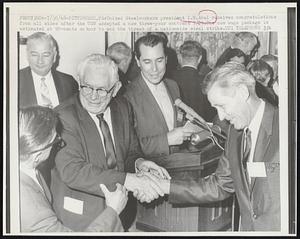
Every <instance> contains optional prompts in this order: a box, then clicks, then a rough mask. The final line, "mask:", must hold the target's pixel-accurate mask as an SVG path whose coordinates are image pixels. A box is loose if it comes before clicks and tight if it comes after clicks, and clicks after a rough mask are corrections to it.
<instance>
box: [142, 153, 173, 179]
mask: <svg viewBox="0 0 300 239" xmlns="http://www.w3.org/2000/svg"><path fill="white" fill-rule="evenodd" d="M136 167H137V169H138V170H140V171H143V172H150V173H151V174H154V175H156V176H157V177H160V178H163V179H171V176H170V174H169V173H168V171H167V170H166V169H165V168H163V167H160V166H158V165H157V164H156V163H154V162H152V161H149V160H145V159H142V158H139V159H137V162H136Z"/></svg>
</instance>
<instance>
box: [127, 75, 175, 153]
mask: <svg viewBox="0 0 300 239" xmlns="http://www.w3.org/2000/svg"><path fill="white" fill-rule="evenodd" d="M163 82H164V83H165V86H166V89H167V92H168V94H169V97H170V100H171V103H172V105H173V109H174V127H177V126H179V125H178V122H177V109H176V107H175V106H174V101H175V100H176V99H177V98H180V93H179V88H178V86H177V84H176V82H175V81H173V80H170V79H163ZM124 97H125V98H126V99H127V100H128V101H129V102H130V103H131V105H132V107H133V111H134V119H135V129H136V132H137V135H138V138H139V142H140V145H141V148H142V151H143V153H144V154H145V155H146V156H153V157H154V156H164V155H169V154H170V152H171V151H172V149H171V150H170V148H169V145H168V140H167V133H168V131H169V129H168V126H167V123H166V120H165V118H164V116H163V113H162V111H161V109H160V108H159V105H158V103H157V102H156V100H155V98H154V96H153V95H152V93H151V91H150V89H149V87H148V86H147V84H146V83H145V81H144V80H143V78H142V75H141V74H140V76H139V77H138V79H136V80H134V81H133V82H131V83H130V84H128V86H127V88H126V91H125V94H124Z"/></svg>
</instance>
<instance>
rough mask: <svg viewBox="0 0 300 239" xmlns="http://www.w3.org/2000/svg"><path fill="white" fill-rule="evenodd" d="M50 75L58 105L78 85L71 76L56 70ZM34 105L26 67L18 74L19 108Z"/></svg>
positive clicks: (31, 83) (30, 76)
mask: <svg viewBox="0 0 300 239" xmlns="http://www.w3.org/2000/svg"><path fill="white" fill-rule="evenodd" d="M51 73H52V77H53V80H54V84H55V87H56V90H57V95H58V101H59V102H60V103H61V102H62V101H64V100H66V99H68V98H69V97H70V96H72V95H73V94H75V93H76V92H77V91H78V84H77V82H76V81H75V80H74V78H73V77H72V76H71V75H67V74H65V73H62V72H59V71H56V70H52V72H51ZM34 105H37V98H36V94H35V90H34V84H33V79H32V74H31V70H30V67H26V68H24V69H21V70H20V72H19V107H20V108H23V107H28V106H34Z"/></svg>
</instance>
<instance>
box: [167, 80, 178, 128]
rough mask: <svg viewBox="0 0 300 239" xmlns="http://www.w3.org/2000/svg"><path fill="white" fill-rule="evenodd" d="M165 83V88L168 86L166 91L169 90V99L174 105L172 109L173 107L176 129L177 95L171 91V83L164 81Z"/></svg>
mask: <svg viewBox="0 0 300 239" xmlns="http://www.w3.org/2000/svg"><path fill="white" fill-rule="evenodd" d="M164 83H165V86H166V89H167V92H168V95H169V98H170V100H171V103H172V107H173V118H174V125H173V126H174V128H176V127H177V107H175V105H174V102H175V100H176V99H175V97H176V96H175V95H174V94H173V92H172V91H171V90H170V86H169V83H168V81H166V80H165V81H164Z"/></svg>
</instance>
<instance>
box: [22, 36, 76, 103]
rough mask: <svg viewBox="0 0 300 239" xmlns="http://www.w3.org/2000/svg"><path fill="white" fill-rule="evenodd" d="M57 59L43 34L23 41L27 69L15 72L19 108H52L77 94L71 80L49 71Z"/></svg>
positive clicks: (50, 39) (51, 43)
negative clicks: (25, 41) (17, 78)
mask: <svg viewBox="0 0 300 239" xmlns="http://www.w3.org/2000/svg"><path fill="white" fill-rule="evenodd" d="M56 58H57V45H56V41H55V39H54V38H53V37H52V36H51V35H50V34H46V33H44V32H36V33H34V34H32V35H30V36H29V37H28V38H27V59H28V63H29V66H28V67H26V68H24V69H21V70H20V73H19V86H20V91H19V92H20V93H19V106H20V107H26V106H34V105H41V106H46V107H50V108H53V107H55V106H57V105H58V104H59V103H60V102H62V101H64V100H66V99H67V98H69V97H70V96H72V95H73V94H74V93H76V92H77V91H78V84H77V82H76V81H75V80H74V78H73V77H72V76H70V75H67V74H65V73H62V72H59V71H57V70H55V69H54V68H53V65H54V63H55V62H56Z"/></svg>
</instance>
